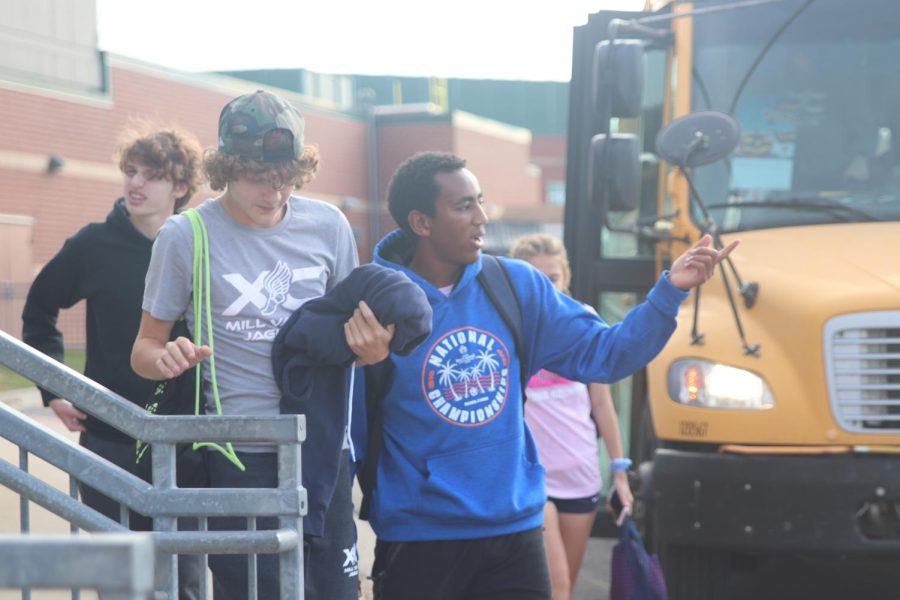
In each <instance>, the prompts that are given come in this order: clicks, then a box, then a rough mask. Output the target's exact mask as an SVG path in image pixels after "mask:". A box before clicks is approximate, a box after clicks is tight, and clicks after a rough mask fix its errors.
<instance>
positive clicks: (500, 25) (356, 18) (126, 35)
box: [97, 0, 644, 81]
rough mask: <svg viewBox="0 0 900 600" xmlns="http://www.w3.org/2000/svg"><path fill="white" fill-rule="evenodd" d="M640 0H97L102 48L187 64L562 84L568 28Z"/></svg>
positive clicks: (176, 65) (569, 40)
mask: <svg viewBox="0 0 900 600" xmlns="http://www.w3.org/2000/svg"><path fill="white" fill-rule="evenodd" d="M643 4H644V2H643V0H518V1H516V0H453V1H452V2H436V1H434V0H368V1H366V0H343V1H342V0H315V1H300V0H252V1H251V2H246V1H239V0H154V1H153V2H148V1H147V0H97V13H98V14H97V19H98V38H99V39H98V42H99V46H100V48H102V49H104V50H108V51H111V52H114V53H116V54H122V55H125V56H130V57H134V58H139V59H141V60H144V61H147V62H151V63H155V64H159V65H163V66H167V67H172V68H176V69H181V70H185V71H212V70H228V69H255V68H306V69H311V70H314V71H320V72H325V73H355V74H372V75H382V74H390V75H416V76H438V77H464V78H491V79H530V80H552V81H567V80H568V79H569V76H570V74H571V45H572V28H573V27H574V26H576V25H580V24H582V23H584V22H585V21H586V20H587V15H588V14H590V13H592V12H596V11H598V10H601V9H617V10H637V9H640V8H641V7H642V6H643Z"/></svg>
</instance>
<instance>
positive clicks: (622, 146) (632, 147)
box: [589, 133, 641, 217]
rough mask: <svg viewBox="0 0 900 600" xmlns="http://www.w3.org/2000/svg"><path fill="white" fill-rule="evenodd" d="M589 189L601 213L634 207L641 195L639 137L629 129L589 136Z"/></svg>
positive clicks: (629, 209) (632, 208)
mask: <svg viewBox="0 0 900 600" xmlns="http://www.w3.org/2000/svg"><path fill="white" fill-rule="evenodd" d="M590 164H591V170H590V174H589V176H590V183H589V186H590V188H589V189H590V193H591V199H592V201H593V203H594V206H596V207H598V208H599V209H600V211H601V212H602V213H603V215H604V217H605V215H606V214H608V213H610V212H628V211H632V210H634V209H636V208H637V207H638V203H639V202H640V199H641V158H640V140H638V137H637V136H636V135H633V134H630V133H619V134H614V135H606V134H603V133H600V134H597V135H595V136H594V137H593V138H592V139H591V162H590Z"/></svg>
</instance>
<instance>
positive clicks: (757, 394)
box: [668, 359, 775, 410]
mask: <svg viewBox="0 0 900 600" xmlns="http://www.w3.org/2000/svg"><path fill="white" fill-rule="evenodd" d="M668 383H669V396H670V397H671V398H672V400H674V401H675V402H678V403H679V404H686V405H688V406H702V407H705V408H730V409H742V410H767V409H770V408H772V407H773V406H774V405H775V399H774V398H773V397H772V391H771V390H770V389H769V386H768V385H767V384H766V382H765V381H764V380H763V379H762V377H760V376H759V375H757V374H755V373H751V372H750V371H745V370H744V369H737V368H735V367H728V366H726V365H722V364H718V363H713V362H709V361H706V360H699V359H684V360H678V361H675V362H674V363H672V366H671V367H669V382H668Z"/></svg>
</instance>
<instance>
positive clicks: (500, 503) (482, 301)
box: [369, 230, 687, 542]
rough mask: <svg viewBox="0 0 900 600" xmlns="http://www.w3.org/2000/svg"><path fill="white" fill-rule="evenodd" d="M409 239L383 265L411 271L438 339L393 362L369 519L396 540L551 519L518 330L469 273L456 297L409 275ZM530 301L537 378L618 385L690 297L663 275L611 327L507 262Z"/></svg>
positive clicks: (475, 533)
mask: <svg viewBox="0 0 900 600" xmlns="http://www.w3.org/2000/svg"><path fill="white" fill-rule="evenodd" d="M411 254H412V241H411V240H410V238H409V237H408V236H407V235H406V234H405V233H403V232H402V231H399V230H397V231H394V232H392V233H390V234H388V235H387V236H386V237H385V238H384V239H383V240H381V242H379V244H378V246H377V247H376V249H375V262H376V263H378V264H380V265H383V266H387V267H391V268H394V269H397V270H400V271H403V272H404V273H406V275H407V276H409V278H410V279H412V281H413V282H414V283H416V284H417V285H419V286H420V287H421V288H422V289H423V290H424V291H425V294H426V296H427V297H428V300H429V302H430V303H431V307H432V311H433V313H434V316H433V321H432V331H431V336H430V337H429V338H428V339H427V340H426V341H425V342H423V343H422V344H421V345H420V346H418V347H417V348H416V350H415V351H413V352H412V353H411V354H409V355H407V356H398V355H396V354H392V355H391V360H392V361H393V363H394V366H395V369H396V371H395V376H394V378H393V384H392V386H391V388H390V389H389V390H388V392H387V395H386V397H385V398H384V400H383V404H382V406H383V410H384V442H383V447H382V454H381V457H380V459H379V463H378V474H377V483H376V486H375V489H374V491H373V496H372V498H371V504H372V506H371V514H370V519H369V520H370V523H371V525H372V528H373V529H374V530H375V533H376V534H377V535H378V537H379V538H380V539H382V540H385V541H389V542H404V541H424V540H451V539H468V538H480V537H490V536H496V535H505V534H510V533H516V532H519V531H525V530H527V529H532V528H534V527H539V526H540V525H541V524H542V522H543V507H544V502H545V501H546V494H545V491H544V469H543V467H542V466H541V465H540V463H539V462H538V454H537V449H536V448H535V445H534V440H533V439H532V437H531V433H530V432H529V431H528V428H527V427H526V426H525V420H524V414H523V413H524V410H523V404H522V390H521V389H520V388H521V386H520V382H521V380H522V378H521V377H520V376H519V370H520V365H519V360H518V357H517V353H516V349H515V347H514V346H513V341H512V334H511V333H510V331H509V328H508V327H507V326H506V325H505V324H504V323H503V320H502V319H501V317H500V315H499V314H498V313H497V310H496V309H495V308H494V306H493V304H492V303H491V301H490V299H489V298H488V297H487V295H486V294H485V291H484V289H483V288H482V286H481V285H480V284H479V283H478V281H477V280H476V279H475V277H476V275H477V274H478V273H479V272H480V271H481V258H480V257H479V259H478V260H477V261H476V262H475V263H473V264H471V265H469V266H468V267H466V269H465V271H464V272H463V274H462V277H461V278H460V280H459V282H458V283H457V284H456V285H455V286H454V288H453V291H452V292H451V293H450V295H449V296H445V295H444V294H443V293H441V291H440V290H438V289H437V288H436V287H434V286H433V285H432V284H430V283H429V282H427V281H425V280H424V279H422V278H421V277H419V276H418V275H417V274H415V273H413V272H412V271H411V270H409V269H408V268H406V266H404V264H403V263H405V262H406V261H405V260H403V258H401V257H409V256H411ZM505 265H506V266H507V270H508V272H509V275H510V278H511V279H512V283H513V286H514V287H515V290H516V293H517V295H518V297H519V300H520V302H521V304H522V315H523V321H524V322H523V327H522V336H523V340H522V343H523V345H524V346H525V348H526V352H525V354H524V355H525V356H526V357H527V361H528V365H527V366H526V368H527V369H528V372H529V373H535V372H537V371H538V370H539V369H541V368H544V369H547V370H549V371H552V372H554V373H559V374H560V375H562V376H563V377H566V378H568V379H572V380H576V381H597V382H613V381H617V380H619V379H622V378H623V377H626V376H628V375H630V374H631V373H633V372H634V371H636V370H637V369H640V368H641V367H643V366H644V365H645V364H647V362H649V361H650V360H651V359H653V357H654V356H656V355H657V353H659V351H660V350H662V348H663V346H664V345H665V344H666V342H667V341H668V339H669V336H671V334H672V332H673V331H674V330H675V325H676V323H675V315H676V313H677V311H678V306H679V305H680V304H681V302H682V301H683V300H684V299H685V298H686V297H687V292H684V291H681V290H679V289H677V288H675V287H674V286H673V285H672V284H670V283H669V282H668V279H667V278H666V277H665V275H664V276H663V277H661V278H660V281H659V282H657V284H656V286H655V287H654V288H653V290H651V291H650V294H649V295H648V298H647V301H646V302H644V303H643V304H641V305H639V306H637V307H635V308H634V309H632V310H631V311H629V313H628V315H627V316H626V317H625V319H624V321H622V322H621V323H618V324H616V325H612V326H609V325H607V324H606V323H605V322H603V320H601V319H600V318H599V317H598V316H596V315H595V314H593V313H591V312H590V311H588V310H586V309H585V308H584V307H583V306H582V305H581V304H580V303H578V302H576V301H575V300H573V299H571V298H569V297H567V296H564V295H562V294H560V293H558V292H557V291H556V289H555V288H554V287H553V286H552V284H551V283H550V281H549V280H548V279H547V277H545V276H544V275H543V274H542V273H541V272H540V271H538V270H537V269H535V268H534V267H532V266H531V265H529V264H528V263H526V262H524V261H519V260H507V261H505Z"/></svg>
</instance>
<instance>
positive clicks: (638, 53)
mask: <svg viewBox="0 0 900 600" xmlns="http://www.w3.org/2000/svg"><path fill="white" fill-rule="evenodd" d="M643 94H644V45H643V43H642V42H641V41H640V40H613V41H609V40H604V41H602V42H600V43H599V44H597V45H596V46H595V47H594V86H593V103H594V110H595V112H596V113H597V117H598V118H599V119H601V120H607V121H608V120H609V119H611V118H613V117H624V118H628V117H639V116H640V115H641V101H642V97H643Z"/></svg>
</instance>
